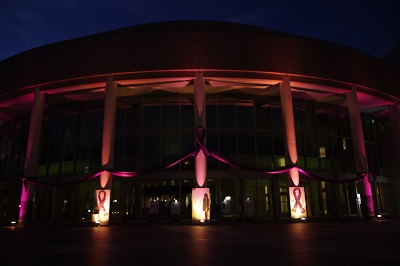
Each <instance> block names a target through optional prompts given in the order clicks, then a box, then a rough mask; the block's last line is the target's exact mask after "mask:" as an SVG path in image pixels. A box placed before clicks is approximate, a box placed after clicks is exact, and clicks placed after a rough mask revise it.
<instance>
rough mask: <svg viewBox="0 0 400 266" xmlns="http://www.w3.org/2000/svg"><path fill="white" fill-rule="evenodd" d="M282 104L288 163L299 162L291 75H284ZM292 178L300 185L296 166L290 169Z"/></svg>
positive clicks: (281, 91)
mask: <svg viewBox="0 0 400 266" xmlns="http://www.w3.org/2000/svg"><path fill="white" fill-rule="evenodd" d="M280 93H281V104H282V113H283V114H282V117H283V123H284V127H285V133H286V146H287V152H288V154H289V158H287V159H286V160H287V162H286V163H287V164H290V165H292V164H295V163H297V159H298V158H297V147H296V133H295V128H294V115H293V105H292V92H291V87H290V79H289V77H284V78H283V82H282V83H281V84H280ZM288 161H289V162H288ZM289 175H290V178H291V179H292V182H293V184H294V185H295V186H298V185H299V182H300V177H299V171H298V169H297V168H296V167H294V168H292V169H290V171H289Z"/></svg>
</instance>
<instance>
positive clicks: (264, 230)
mask: <svg viewBox="0 0 400 266" xmlns="http://www.w3.org/2000/svg"><path fill="white" fill-rule="evenodd" d="M399 264H400V221H399V220H387V221H385V220H381V221H369V222H363V221H351V222H350V221H345V222H343V221H341V222H306V223H273V222H258V221H257V222H254V221H247V222H232V223H222V222H220V223H212V224H209V225H203V226H202V225H191V224H173V223H171V224H165V223H163V224H161V223H141V224H129V225H127V224H125V225H111V226H102V227H82V226H79V227H71V226H63V227H55V226H52V227H44V226H24V227H22V226H15V227H11V226H6V227H0V265H74V266H78V265H248V266H250V265H340V266H344V265H399Z"/></svg>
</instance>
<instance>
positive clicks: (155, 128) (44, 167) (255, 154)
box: [0, 92, 394, 221]
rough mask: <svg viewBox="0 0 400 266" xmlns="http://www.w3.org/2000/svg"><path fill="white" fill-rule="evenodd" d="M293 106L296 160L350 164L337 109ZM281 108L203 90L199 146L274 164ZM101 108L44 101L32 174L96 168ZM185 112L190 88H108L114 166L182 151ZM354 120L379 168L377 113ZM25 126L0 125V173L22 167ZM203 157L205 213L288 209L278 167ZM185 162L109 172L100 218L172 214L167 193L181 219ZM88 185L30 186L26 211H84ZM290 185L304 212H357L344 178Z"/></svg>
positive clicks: (339, 167) (187, 127) (70, 174)
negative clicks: (112, 100) (107, 200)
mask: <svg viewBox="0 0 400 266" xmlns="http://www.w3.org/2000/svg"><path fill="white" fill-rule="evenodd" d="M293 109H294V123H295V134H296V142H297V151H298V165H299V167H300V168H302V169H304V170H306V171H309V172H316V173H320V174H321V175H326V176H329V177H331V178H337V175H338V174H340V173H355V172H356V171H355V163H354V155H353V145H352V139H351V134H350V124H349V115H348V111H347V108H344V107H341V106H338V105H332V104H326V103H319V102H315V101H306V100H299V99H293ZM282 115H283V114H282V108H281V102H280V98H279V97H273V96H252V95H247V94H241V93H219V94H207V95H206V129H207V130H206V139H205V143H206V146H207V147H208V149H209V150H212V151H214V152H216V153H218V154H220V155H221V156H223V157H225V158H228V159H230V160H232V161H235V162H238V163H240V164H241V165H245V166H249V167H255V168H261V169H267V170H277V169H284V168H285V167H286V165H285V137H284V136H285V133H284V126H283V122H282ZM103 116H104V100H93V101H87V102H74V103H68V104H64V105H57V106H48V107H47V108H45V109H44V114H43V127H42V137H41V145H40V155H39V166H38V172H37V179H38V180H41V181H43V182H46V181H49V182H56V183H57V182H66V181H69V180H75V179H79V178H82V177H85V176H90V175H93V174H96V173H97V172H99V171H101V147H102V132H103ZM193 116H194V105H193V95H192V94H174V93H160V92H157V93H149V94H146V95H140V96H125V97H118V98H117V107H116V118H115V121H116V122H115V139H114V145H115V146H114V147H115V148H114V170H117V171H125V172H135V171H145V170H151V169H155V168H157V167H159V166H162V165H166V164H169V163H171V162H174V161H175V160H176V159H177V158H179V157H181V156H182V155H184V154H186V153H187V152H188V151H190V150H191V149H193V147H194V145H195V139H194V119H193ZM362 123H363V131H364V136H365V147H366V151H367V157H368V162H369V167H370V169H371V170H372V171H373V172H374V173H375V174H376V175H379V174H380V170H381V169H383V168H384V165H383V162H382V160H381V159H380V157H379V154H380V153H379V147H380V141H381V138H382V134H383V132H382V131H383V126H382V122H381V121H379V120H378V119H374V118H373V117H372V116H369V115H367V114H363V115H362ZM28 128H29V119H28V117H21V118H19V119H15V120H13V121H10V122H9V123H6V124H4V125H2V126H1V131H0V132H1V143H2V153H1V160H0V171H1V178H2V179H3V180H5V179H10V178H11V179H13V180H16V183H17V181H18V180H19V178H20V177H21V176H22V175H23V163H24V157H23V156H24V154H25V149H26V144H27V132H28V130H27V129H28ZM207 164H208V165H207V169H208V182H207V186H208V187H209V188H210V196H211V218H212V219H286V218H290V204H289V203H290V202H289V192H288V182H287V179H286V178H285V177H284V176H282V175H264V174H259V173H248V172H245V171H241V170H240V169H237V168H235V167H232V166H230V165H227V164H224V163H222V162H219V161H217V160H215V159H212V158H211V157H209V158H208V160H207ZM193 171H194V159H193V158H192V157H190V158H189V159H187V160H186V161H184V162H182V163H180V164H177V165H175V166H173V167H172V168H169V169H168V170H166V171H163V172H159V173H157V174H156V175H155V176H142V177H138V178H136V179H129V180H125V179H123V178H114V180H113V188H112V199H111V209H110V219H111V220H146V219H153V218H156V219H173V218H174V216H173V214H171V206H172V205H171V204H172V203H173V202H175V201H177V202H180V211H179V219H190V218H191V200H190V199H191V189H192V188H193V187H194V173H193ZM97 186H98V181H88V182H85V183H80V184H77V185H71V186H69V187H66V188H39V187H38V188H37V189H36V190H35V196H34V210H33V212H34V214H33V217H34V220H37V221H39V220H46V219H69V220H81V219H83V220H90V216H91V214H92V211H93V210H94V195H93V191H94V190H95V189H96V187H97ZM300 186H302V187H304V188H305V193H306V201H307V206H308V207H307V212H308V213H307V216H308V217H310V218H313V217H330V216H334V215H339V216H357V215H359V212H360V210H359V205H358V203H357V194H358V193H359V192H358V188H357V185H356V184H354V183H350V184H342V185H334V184H329V183H326V182H320V181H317V180H312V179H309V178H306V177H302V178H301V183H300ZM376 191H377V195H378V204H379V206H380V207H381V208H382V209H384V210H387V211H389V212H390V211H393V210H394V207H393V204H390V203H389V200H388V199H389V198H390V197H389V196H387V195H388V194H390V193H392V192H391V191H392V190H391V188H390V186H387V185H386V184H383V183H382V184H378V185H377V187H376ZM56 192H57V193H56ZM10 197H12V196H11V195H9V194H8V193H7V191H6V190H4V189H3V190H0V199H1V202H2V204H1V206H0V208H1V210H2V213H4V216H3V219H4V218H7V217H5V216H9V215H10V213H12V212H10V211H9V210H6V208H8V207H6V206H7V205H6V204H5V203H4V202H7V200H8V199H9V198H10ZM152 201H157V202H159V211H158V214H157V216H156V217H155V216H154V215H152V214H151V213H150V211H149V209H150V205H151V202H152ZM55 206H56V207H55ZM56 209H57V210H56ZM14 212H15V210H14Z"/></svg>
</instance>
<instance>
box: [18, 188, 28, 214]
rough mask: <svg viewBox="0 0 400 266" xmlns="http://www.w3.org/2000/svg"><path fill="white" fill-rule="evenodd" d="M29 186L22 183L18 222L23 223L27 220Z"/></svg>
mask: <svg viewBox="0 0 400 266" xmlns="http://www.w3.org/2000/svg"><path fill="white" fill-rule="evenodd" d="M29 194H30V193H29V185H28V184H27V183H25V182H22V192H21V201H20V208H19V217H18V220H19V221H20V222H24V221H25V220H26V218H27V215H28V212H29V210H28V209H29V198H30V195H29Z"/></svg>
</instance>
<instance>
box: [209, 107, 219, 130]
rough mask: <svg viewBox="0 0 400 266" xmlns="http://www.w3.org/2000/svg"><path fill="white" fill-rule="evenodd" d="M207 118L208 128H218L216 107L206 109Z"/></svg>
mask: <svg viewBox="0 0 400 266" xmlns="http://www.w3.org/2000/svg"><path fill="white" fill-rule="evenodd" d="M206 117H207V121H206V123H207V128H213V129H216V128H218V125H217V121H218V119H217V106H216V105H207V107H206Z"/></svg>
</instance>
